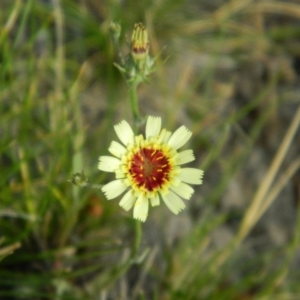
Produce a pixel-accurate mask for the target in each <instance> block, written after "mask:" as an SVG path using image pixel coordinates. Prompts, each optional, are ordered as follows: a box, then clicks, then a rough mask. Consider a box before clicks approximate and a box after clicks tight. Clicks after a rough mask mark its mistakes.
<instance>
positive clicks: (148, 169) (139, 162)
mask: <svg viewBox="0 0 300 300" xmlns="http://www.w3.org/2000/svg"><path fill="white" fill-rule="evenodd" d="M170 170H171V165H170V162H169V159H168V157H167V156H166V155H165V154H164V152H163V151H161V150H156V149H152V148H142V149H140V150H139V151H138V152H136V153H135V154H134V155H133V156H132V159H131V164H130V168H129V173H130V174H131V176H132V178H133V179H134V181H135V183H136V185H137V186H138V187H143V188H145V189H146V190H147V191H149V192H152V191H153V190H155V189H157V188H159V187H162V185H164V183H165V182H168V181H169V174H170Z"/></svg>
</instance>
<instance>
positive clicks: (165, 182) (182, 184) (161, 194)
mask: <svg viewBox="0 0 300 300" xmlns="http://www.w3.org/2000/svg"><path fill="white" fill-rule="evenodd" d="M115 131H116V133H117V136H118V137H119V139H120V140H121V142H122V144H123V145H122V144H120V143H118V142H115V141H113V142H112V143H111V145H110V147H109V152H110V153H111V154H112V155H114V156H115V157H112V156H100V158H99V165H98V168H99V169H100V170H102V171H106V172H114V173H115V176H116V179H115V180H114V181H111V182H109V183H108V184H106V185H104V186H103V187H102V191H103V192H104V194H105V196H106V198H107V199H108V200H110V199H113V198H116V197H118V196H119V195H121V194H122V193H124V192H126V193H125V195H124V196H123V197H122V199H121V201H120V206H121V207H123V209H125V210H126V211H128V210H130V209H131V208H132V207H133V206H134V209H133V217H134V218H135V219H138V220H140V221H143V222H144V221H145V220H146V218H147V216H148V209H149V201H150V203H151V205H152V206H157V205H159V203H160V201H161V200H163V201H164V203H165V204H166V205H167V206H168V208H169V209H170V210H171V211H172V212H173V213H174V214H178V213H179V212H180V211H181V210H183V209H184V208H185V204H184V202H183V201H182V199H181V198H183V199H186V200H188V199H190V198H191V196H192V194H193V193H194V189H193V188H192V187H191V186H190V185H189V184H201V183H202V176H203V171H202V170H199V169H195V168H182V167H181V165H183V164H186V163H188V162H191V161H193V160H194V159H195V158H194V154H193V151H192V150H184V151H181V152H179V151H178V149H179V148H181V147H182V146H183V145H184V144H185V143H186V142H187V141H188V140H189V139H190V137H191V135H192V133H191V132H190V131H189V130H188V129H187V128H186V127H185V126H181V127H180V128H178V129H177V130H176V131H175V132H174V133H173V134H172V133H171V132H169V131H167V130H165V129H162V130H161V118H159V117H152V116H149V117H148V119H147V124H146V138H144V137H143V135H137V136H135V135H134V133H133V130H132V128H131V127H130V125H129V124H128V123H127V122H126V121H124V120H123V121H122V122H120V123H119V124H118V125H115Z"/></svg>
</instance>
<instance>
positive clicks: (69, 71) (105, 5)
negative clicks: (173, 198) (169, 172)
mask: <svg viewBox="0 0 300 300" xmlns="http://www.w3.org/2000/svg"><path fill="white" fill-rule="evenodd" d="M112 21H114V22H119V23H120V25H121V27H122V31H121V37H120V45H121V47H120V51H121V52H122V53H123V55H126V54H127V53H128V52H129V51H130V37H131V32H132V29H133V27H134V24H135V23H137V22H143V23H144V24H145V25H146V27H147V29H148V32H149V39H150V54H151V56H152V57H157V58H156V60H155V71H154V72H153V73H152V74H151V75H150V76H148V78H147V83H141V84H140V85H139V87H138V90H137V95H138V99H139V100H138V101H139V102H138V105H139V110H140V113H141V115H143V116H145V117H146V116H147V115H154V116H160V117H162V123H163V127H164V128H167V129H168V130H171V131H174V130H175V129H176V128H178V127H179V126H180V125H185V126H187V127H188V128H189V129H190V130H191V131H192V132H193V136H192V138H191V140H190V141H189V145H188V149H193V150H194V152H195V156H196V161H194V162H192V163H190V166H191V167H194V168H200V169H203V170H204V172H205V173H204V179H203V184H202V185H201V186H199V187H196V189H195V194H194V195H193V197H192V198H191V200H190V201H189V202H186V204H187V209H185V210H184V211H183V212H181V213H180V214H179V215H177V216H176V215H173V214H172V212H170V211H169V210H168V209H167V208H166V207H165V206H163V205H161V206H159V207H154V208H152V209H151V210H150V213H149V217H148V218H147V220H146V222H145V223H143V224H142V228H141V231H140V230H139V228H138V227H137V226H136V222H135V220H134V219H133V218H132V211H130V212H125V211H123V210H122V209H121V208H120V207H119V205H118V203H119V200H118V199H117V200H112V201H107V200H106V199H105V196H104V194H103V193H102V191H101V190H100V189H99V188H98V187H97V185H102V184H105V183H107V182H109V181H110V180H111V179H112V178H113V176H112V175H110V174H107V173H105V172H101V171H100V170H98V169H97V164H98V158H99V156H100V155H107V153H108V147H109V145H110V143H111V141H112V140H116V139H117V137H116V135H115V132H114V130H113V125H114V124H117V123H119V122H120V121H121V120H124V119H125V120H127V121H128V122H129V123H131V124H133V122H134V120H133V116H132V108H131V104H130V93H129V89H128V85H127V84H126V82H125V81H124V78H123V76H122V74H121V73H120V72H119V70H118V68H116V67H115V65H114V62H118V63H120V61H119V57H118V52H117V51H116V49H115V47H114V43H113V39H112V36H111V32H110V30H109V28H110V24H111V22H112ZM299 25H300V4H299V3H298V2H297V1H293V2H292V1H279V0H278V1H267V0H266V1H254V0H253V1H251V0H231V1H206V0H203V1H183V0H175V1H174V0H165V1H150V0H149V1H148V0H145V1H133V0H127V1H123V2H122V1H96V0H82V1H70V0H61V1H59V0H52V1H46V0H43V1H42V0H41V1H35V0H28V1H22V0H13V1H11V0H2V1H1V4H0V116H1V118H0V120H1V121H0V137H1V138H0V166H1V174H2V175H1V176H0V298H1V299H30V300H32V299H51V300H52V299H57V300H65V299H66V300H67V299H72V300H73V299H74V300H76V299H79V300H81V299H166V300H167V299H172V300H174V299H175V300H177V299H178V300H179V299H185V300H189V299H190V300H193V299H209V300H218V299H221V300H223V299H225V300H227V299H228V300H232V299H234V300H241V299H272V300H274V299H275V300H276V299H278V300H282V299H285V300H288V299H297V298H298V297H299V294H300V286H299V280H300V273H299V266H300V252H299V251H300V250H299V249H300V248H299V233H300V218H299V199H300V188H299V187H300V184H299V182H300V180H299V167H300V157H299V140H300V138H299V137H300V136H299V135H300V133H299V123H300V102H299V99H300V98H299V80H300V77H299V76H300V54H299V53H300V43H299V36H300V30H299V28H300V26H299ZM143 126H144V124H140V132H141V133H142V132H144V128H143ZM82 171H84V174H85V175H86V176H87V178H88V180H89V181H88V182H91V183H93V184H95V186H94V187H92V188H89V187H78V186H75V185H72V183H71V182H70V180H71V179H72V175H73V174H75V173H81V172H82Z"/></svg>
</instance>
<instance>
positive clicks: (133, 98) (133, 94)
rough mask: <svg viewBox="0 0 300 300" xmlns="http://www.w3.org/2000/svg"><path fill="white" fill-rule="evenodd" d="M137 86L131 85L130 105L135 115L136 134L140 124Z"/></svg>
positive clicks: (133, 83)
mask: <svg viewBox="0 0 300 300" xmlns="http://www.w3.org/2000/svg"><path fill="white" fill-rule="evenodd" d="M137 86H138V84H137V83H136V82H132V83H130V87H129V90H130V103H131V109H132V115H133V122H134V132H137V129H138V123H139V115H140V114H139V107H138V99H137Z"/></svg>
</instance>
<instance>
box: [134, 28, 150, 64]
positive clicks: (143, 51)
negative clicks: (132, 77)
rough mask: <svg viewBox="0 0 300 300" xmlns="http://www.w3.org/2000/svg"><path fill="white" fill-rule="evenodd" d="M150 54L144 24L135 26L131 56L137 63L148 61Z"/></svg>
mask: <svg viewBox="0 0 300 300" xmlns="http://www.w3.org/2000/svg"><path fill="white" fill-rule="evenodd" d="M148 52H149V39H148V32H147V29H146V27H145V26H144V25H143V24H142V23H137V24H135V25H134V29H133V32H132V37H131V55H132V58H133V60H134V61H135V62H136V63H138V64H139V63H140V62H143V61H146V60H147V57H148Z"/></svg>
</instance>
